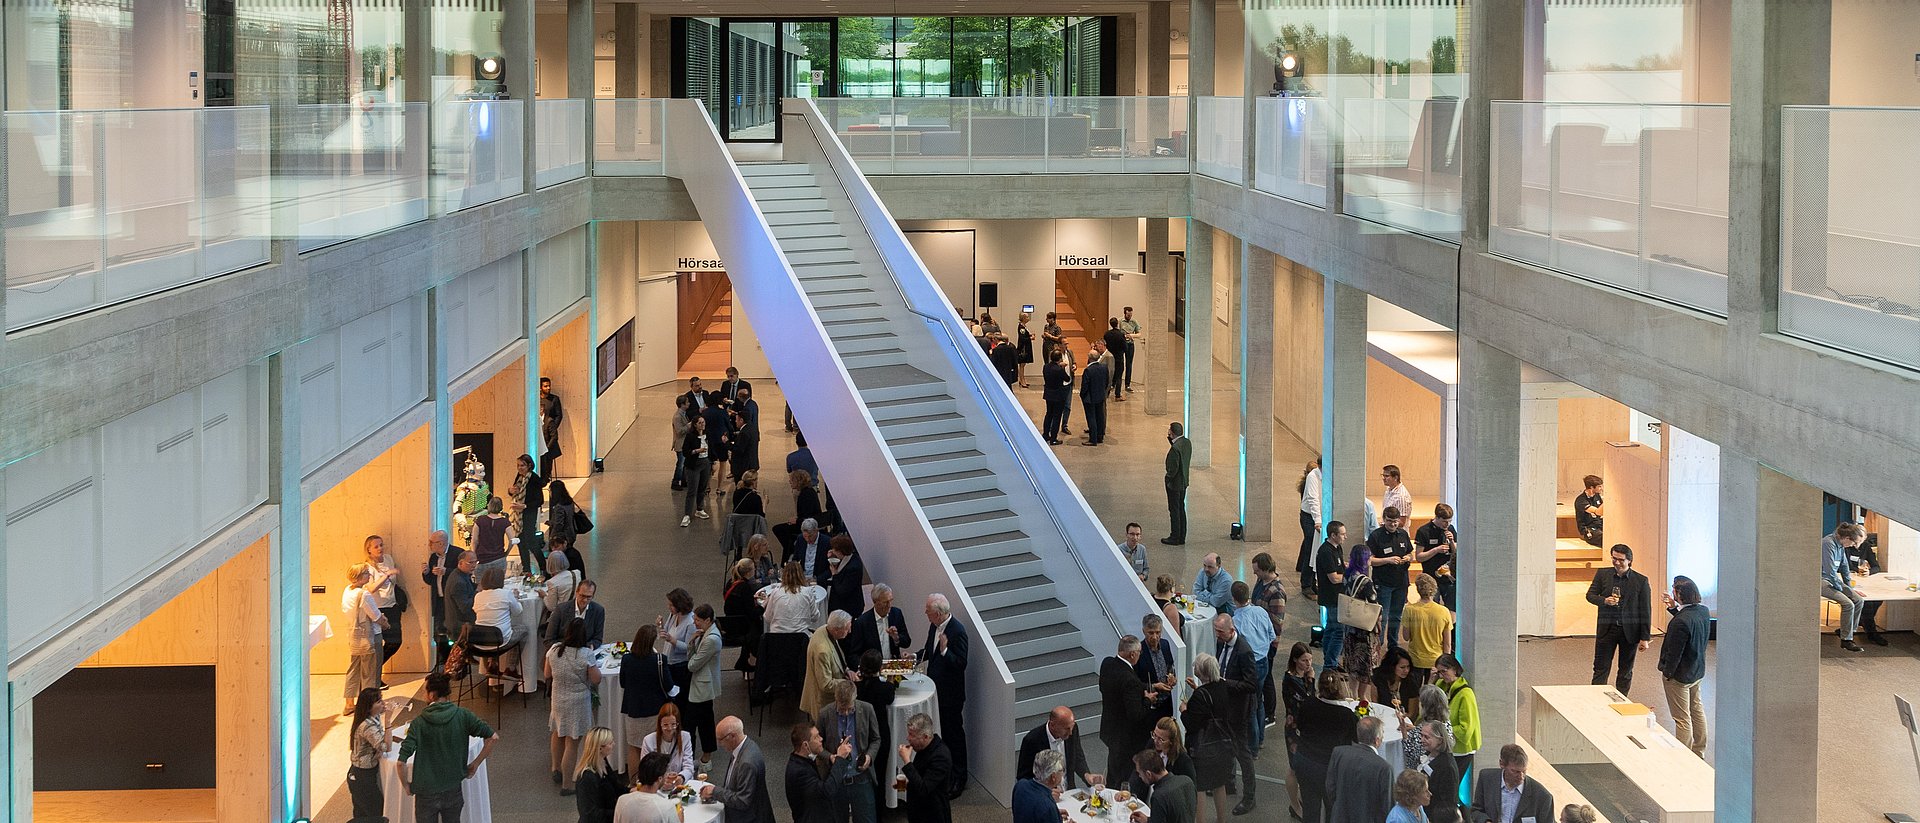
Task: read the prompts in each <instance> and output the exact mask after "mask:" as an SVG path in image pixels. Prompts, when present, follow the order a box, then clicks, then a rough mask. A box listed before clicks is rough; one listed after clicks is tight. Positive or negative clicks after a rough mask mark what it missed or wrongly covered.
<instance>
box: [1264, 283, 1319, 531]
mask: <svg viewBox="0 0 1920 823" xmlns="http://www.w3.org/2000/svg"><path fill="white" fill-rule="evenodd" d="M1274 279H1275V284H1274V288H1275V294H1274V303H1273V305H1274V307H1275V309H1276V311H1277V313H1278V316H1277V317H1276V318H1275V319H1274V322H1275V328H1274V341H1275V345H1276V346H1278V347H1279V350H1278V351H1275V352H1274V357H1273V387H1274V392H1273V416H1274V418H1275V420H1277V421H1278V422H1279V424H1280V427H1281V428H1282V429H1283V430H1284V432H1283V433H1281V436H1282V437H1284V436H1285V434H1286V433H1291V434H1292V435H1293V437H1294V438H1295V439H1297V440H1299V441H1300V442H1301V443H1303V444H1305V445H1306V446H1307V448H1308V449H1309V450H1311V451H1312V452H1314V453H1315V454H1318V453H1319V451H1320V403H1321V390H1320V384H1321V381H1322V379H1323V376H1322V374H1321V365H1322V360H1321V357H1322V353H1323V352H1324V351H1325V350H1326V334H1325V330H1326V318H1325V316H1324V315H1323V314H1322V306H1323V305H1324V302H1323V294H1324V286H1323V285H1322V282H1321V277H1320V273H1319V272H1316V271H1314V270H1312V269H1309V268H1306V267H1304V266H1295V265H1293V263H1292V261H1286V260H1283V261H1282V262H1281V265H1280V267H1279V269H1278V270H1277V271H1276V272H1275V278H1274ZM1284 474H1285V473H1284V472H1283V473H1282V476H1281V478H1280V479H1281V480H1285V479H1286V478H1285V476H1284ZM1276 482H1278V481H1276ZM1283 497H1284V495H1283Z"/></svg>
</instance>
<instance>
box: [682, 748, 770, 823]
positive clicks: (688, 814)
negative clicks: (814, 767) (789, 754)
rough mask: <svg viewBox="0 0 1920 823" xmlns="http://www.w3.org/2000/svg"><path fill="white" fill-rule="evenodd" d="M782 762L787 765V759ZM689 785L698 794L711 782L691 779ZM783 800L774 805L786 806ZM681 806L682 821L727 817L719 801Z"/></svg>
mask: <svg viewBox="0 0 1920 823" xmlns="http://www.w3.org/2000/svg"><path fill="white" fill-rule="evenodd" d="M780 763H781V768H785V767H786V761H785V760H781V761H780ZM768 768H772V767H771V766H769V767H768ZM687 785H689V786H692V787H693V790H694V792H695V794H696V796H697V795H698V792H699V791H700V789H701V788H702V787H704V786H708V785H711V784H709V783H707V782H705V781H702V780H690V781H687ZM783 800H784V799H782V800H778V801H776V802H775V803H774V805H775V806H776V807H780V808H785V806H786V804H785V803H784V802H783ZM681 808H682V809H683V810H684V811H683V812H682V813H681V815H680V820H681V823H725V821H726V819H727V807H725V806H722V805H720V804H719V803H702V802H700V801H697V800H696V801H694V802H692V803H688V804H687V805H685V806H682V807H681Z"/></svg>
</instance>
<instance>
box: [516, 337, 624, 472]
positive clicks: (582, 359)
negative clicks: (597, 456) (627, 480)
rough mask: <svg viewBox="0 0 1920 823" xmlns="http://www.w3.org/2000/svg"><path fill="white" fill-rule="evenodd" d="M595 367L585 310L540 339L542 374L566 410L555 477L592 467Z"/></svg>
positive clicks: (563, 417)
mask: <svg viewBox="0 0 1920 823" xmlns="http://www.w3.org/2000/svg"><path fill="white" fill-rule="evenodd" d="M593 368H594V364H593V353H592V351H591V350H589V349H588V348H587V315H586V314H585V313H582V314H581V315H580V316H578V317H575V318H574V319H573V320H572V321H571V322H568V323H567V324H566V325H564V326H561V327H560V328H558V329H554V330H553V332H552V333H550V334H548V335H547V336H546V337H545V338H543V339H541V341H540V376H542V377H547V378H551V379H552V380H553V393H554V394H557V395H560V403H561V407H562V408H563V409H564V410H565V414H563V415H562V416H561V418H560V449H561V452H562V453H561V455H560V459H559V460H557V461H555V463H554V470H553V473H554V476H556V477H586V476H587V475H588V474H590V473H591V470H592V468H593V442H592V437H591V431H590V429H591V427H592V426H593V413H592V408H591V406H590V405H589V404H590V403H591V402H592V400H591V398H592V397H593ZM629 368H631V367H629ZM503 470H504V469H503ZM509 482H511V478H509Z"/></svg>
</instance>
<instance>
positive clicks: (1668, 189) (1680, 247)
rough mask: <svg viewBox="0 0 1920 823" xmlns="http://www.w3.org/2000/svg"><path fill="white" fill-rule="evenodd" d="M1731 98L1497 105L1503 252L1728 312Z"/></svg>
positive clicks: (1498, 228)
mask: <svg viewBox="0 0 1920 823" xmlns="http://www.w3.org/2000/svg"><path fill="white" fill-rule="evenodd" d="M1728 124H1729V121H1728V117H1727V108H1726V107H1725V106H1718V105H1666V104H1662V105H1642V104H1608V103H1517V102H1496V103H1494V104H1493V129H1494V136H1493V146H1492V169H1491V179H1490V181H1489V186H1490V188H1491V191H1492V197H1491V208H1492V214H1491V220H1490V225H1489V229H1488V238H1487V244H1488V248H1489V249H1490V250H1491V251H1493V252H1494V253H1496V254H1500V255H1504V256H1506V257H1511V258H1513V259H1516V260H1521V261H1525V262H1527V263H1532V264H1534V265H1537V266H1542V267H1545V268H1550V269H1553V270H1555V271H1561V272H1565V273H1567V274H1572V275H1576V276H1579V277H1583V278H1586V279H1589V280H1594V281H1597V282H1601V283H1606V284H1608V285H1612V286H1617V287H1619V288H1622V289H1627V290H1629V291H1634V292H1638V293H1640V294H1645V295H1649V296H1652V297H1657V298H1660V299H1663V300H1667V301H1670V302H1673V303H1678V304H1681V305H1684V306H1690V307H1692V308H1696V309H1700V310H1702V311H1707V312H1712V313H1714V314H1720V315H1725V314H1726V311H1727V168H1728V162H1727V157H1728V156H1727V139H1728Z"/></svg>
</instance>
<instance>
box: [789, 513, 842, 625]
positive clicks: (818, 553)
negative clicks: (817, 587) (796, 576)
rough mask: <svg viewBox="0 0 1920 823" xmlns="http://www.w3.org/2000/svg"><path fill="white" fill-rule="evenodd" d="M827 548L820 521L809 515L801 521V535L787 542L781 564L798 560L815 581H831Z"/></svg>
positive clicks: (802, 568)
mask: <svg viewBox="0 0 1920 823" xmlns="http://www.w3.org/2000/svg"><path fill="white" fill-rule="evenodd" d="M827 549H828V545H827V539H826V537H824V536H822V535H821V534H820V522H819V521H818V520H815V519H814V518H811V517H809V518H807V519H805V520H802V521H800V536H799V537H797V538H794V541H793V542H792V543H789V544H787V546H786V551H785V552H784V553H782V554H781V555H780V565H782V566H784V565H786V564H788V563H795V562H797V563H799V564H800V570H801V571H803V572H806V574H807V576H808V577H812V578H813V580H814V582H815V583H819V582H821V581H829V582H831V578H830V575H831V574H832V569H833V566H831V565H830V564H828V563H827ZM847 613H848V614H852V613H853V612H847Z"/></svg>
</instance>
